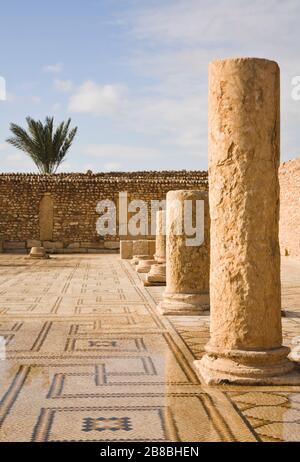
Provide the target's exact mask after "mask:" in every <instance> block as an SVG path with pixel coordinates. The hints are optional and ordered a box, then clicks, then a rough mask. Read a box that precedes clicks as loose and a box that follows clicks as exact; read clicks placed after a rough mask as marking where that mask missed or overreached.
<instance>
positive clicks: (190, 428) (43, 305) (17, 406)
mask: <svg viewBox="0 0 300 462" xmlns="http://www.w3.org/2000/svg"><path fill="white" fill-rule="evenodd" d="M282 266H283V280H282V294H283V308H284V310H285V315H286V317H285V318H283V327H284V341H285V343H286V344H291V342H292V341H293V338H294V337H295V336H298V335H300V296H299V295H300V262H297V261H294V260H291V259H290V258H286V259H284V262H283V265H282ZM163 290H164V288H163V287H148V288H145V287H144V286H143V285H142V284H141V280H140V278H139V275H138V274H137V273H136V272H135V271H134V270H133V268H132V267H131V265H130V264H129V263H128V262H126V261H122V260H120V258H119V256H118V255H108V254H103V255H99V254H98V255H83V256H76V255H70V256H64V255H55V256H53V257H52V258H51V259H49V260H40V261H34V260H29V259H27V258H26V257H24V256H19V255H5V254H4V255H0V336H1V341H2V342H5V358H4V357H3V358H2V360H0V441H36V442H41V441H120V442H122V441H133V442H134V441H297V440H299V439H300V387H272V388H271V387H254V388H253V387H228V386H222V387H213V388H212V387H206V386H203V385H202V384H201V383H199V380H198V378H197V376H196V375H195V373H194V370H193V366H192V364H193V360H194V359H195V358H200V357H201V356H202V354H203V347H204V345H205V344H206V343H207V339H208V336H209V316H201V317H200V316H199V317H194V316H184V317H180V316H170V317H162V316H160V315H158V314H157V311H156V309H155V305H156V302H157V301H158V300H160V299H161V296H162V292H163ZM0 354H1V352H0ZM0 359H1V357H0Z"/></svg>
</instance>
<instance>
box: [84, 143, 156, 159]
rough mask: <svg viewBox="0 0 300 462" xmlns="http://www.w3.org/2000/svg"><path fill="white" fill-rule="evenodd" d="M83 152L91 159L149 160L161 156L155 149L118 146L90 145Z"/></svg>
mask: <svg viewBox="0 0 300 462" xmlns="http://www.w3.org/2000/svg"><path fill="white" fill-rule="evenodd" d="M83 152H84V154H86V155H89V156H93V157H109V158H114V159H144V158H150V159H151V158H158V157H160V156H161V155H162V153H161V152H160V151H158V150H156V149H151V148H145V147H139V146H126V145H118V144H115V145H113V144H91V145H88V146H86V147H85V148H84V149H83Z"/></svg>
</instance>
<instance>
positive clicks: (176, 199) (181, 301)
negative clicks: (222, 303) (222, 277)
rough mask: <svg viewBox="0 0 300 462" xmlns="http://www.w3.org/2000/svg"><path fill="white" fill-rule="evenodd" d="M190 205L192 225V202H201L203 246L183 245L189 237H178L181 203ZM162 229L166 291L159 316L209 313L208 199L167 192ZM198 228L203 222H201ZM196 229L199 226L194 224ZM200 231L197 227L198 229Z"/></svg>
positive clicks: (191, 193) (198, 194)
mask: <svg viewBox="0 0 300 462" xmlns="http://www.w3.org/2000/svg"><path fill="white" fill-rule="evenodd" d="M185 201H191V202H192V203H193V213H192V215H193V224H194V225H195V215H196V201H204V214H205V215H204V242H203V243H202V244H201V245H187V244H188V243H189V239H190V238H191V236H188V235H187V234H186V232H185V229H184V226H183V229H182V233H181V234H179V232H178V231H179V228H178V226H180V225H179V223H180V222H181V223H182V225H183V224H184V203H185ZM166 221H167V225H166V228H167V229H166V232H167V235H166V260H167V269H166V276H167V277H166V289H165V292H164V295H163V301H162V302H161V303H160V304H159V305H158V310H159V311H160V313H161V314H169V315H179V314H183V315H191V314H197V315H198V314H201V313H203V312H204V311H207V310H208V309H209V295H208V288H209V210H208V195H207V193H206V192H201V191H197V190H196V191H195V190H192V191H185V190H179V191H169V192H168V193H167V220H166ZM201 221H202V224H203V219H202V218H201ZM198 225H200V223H198ZM200 228H201V226H200Z"/></svg>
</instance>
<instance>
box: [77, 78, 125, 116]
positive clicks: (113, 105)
mask: <svg viewBox="0 0 300 462" xmlns="http://www.w3.org/2000/svg"><path fill="white" fill-rule="evenodd" d="M125 105H126V87H124V86H122V85H110V84H107V85H98V84H97V83H95V82H93V81H90V80H88V81H86V82H84V83H83V84H82V85H81V86H80V87H79V88H78V89H77V90H76V91H75V93H74V94H73V95H72V96H71V97H70V100H69V111H71V112H79V113H86V114H92V115H97V116H112V115H114V114H117V113H119V112H120V111H121V110H123V109H124V108H125Z"/></svg>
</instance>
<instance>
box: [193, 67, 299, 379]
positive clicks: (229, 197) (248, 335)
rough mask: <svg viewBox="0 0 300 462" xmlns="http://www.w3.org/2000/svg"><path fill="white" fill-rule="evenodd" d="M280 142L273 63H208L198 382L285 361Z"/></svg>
mask: <svg viewBox="0 0 300 462" xmlns="http://www.w3.org/2000/svg"><path fill="white" fill-rule="evenodd" d="M279 149H280V148H279V68H278V65H277V64H276V63H275V62H273V61H268V60H264V59H232V60H224V61H214V62H212V63H210V67H209V178H210V180H209V181H210V183H209V201H210V214H211V273H210V300H211V338H210V342H209V344H208V345H207V347H206V351H207V355H206V356H205V357H204V358H203V359H202V362H201V363H200V366H199V364H198V363H197V364H196V367H197V368H198V369H199V367H200V372H201V374H202V376H203V377H204V378H205V381H206V382H212V383H218V382H222V381H232V382H239V380H240V381H245V379H247V377H248V378H249V383H255V382H257V383H263V382H264V380H265V383H271V382H272V380H271V379H270V377H273V378H274V381H275V377H277V376H278V375H283V374H285V373H287V372H288V371H290V370H291V369H292V364H291V363H289V362H288V361H287V360H286V359H285V358H286V355H287V353H288V350H287V349H284V348H283V347H282V333H281V305H280V253H279V243H278V216H279V183H278V166H279ZM251 352H252V353H251ZM268 352H269V353H268Z"/></svg>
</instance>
